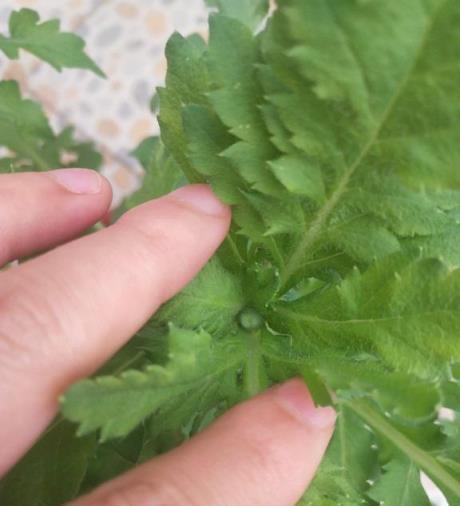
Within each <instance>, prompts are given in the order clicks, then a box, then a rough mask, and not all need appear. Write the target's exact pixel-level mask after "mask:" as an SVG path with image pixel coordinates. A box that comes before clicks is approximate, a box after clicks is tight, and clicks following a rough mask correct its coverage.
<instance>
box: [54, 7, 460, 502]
mask: <svg viewBox="0 0 460 506" xmlns="http://www.w3.org/2000/svg"><path fill="white" fill-rule="evenodd" d="M217 4H219V5H217ZM277 4H278V5H277V9H276V10H275V12H274V13H273V16H272V17H271V18H270V19H269V20H268V22H267V25H266V27H261V31H259V32H258V33H257V34H255V33H254V28H255V25H256V22H255V18H257V19H258V21H257V23H258V22H259V20H260V19H261V18H262V12H265V3H259V2H251V3H249V2H233V1H232V2H226V1H224V0H222V1H221V2H218V1H215V2H214V6H216V5H217V6H218V7H220V11H219V13H218V14H217V15H213V16H212V17H211V19H210V38H209V43H208V44H204V43H203V41H202V40H200V39H197V38H196V37H194V38H187V39H185V38H183V37H181V36H179V35H177V34H176V35H174V36H173V37H172V39H171V40H170V42H169V44H168V47H167V58H168V76H167V79H166V86H165V87H164V88H163V89H161V90H160V91H159V94H158V96H159V99H160V100H159V102H160V126H161V130H162V135H161V139H162V143H163V146H164V150H165V151H164V155H165V157H164V159H162V160H161V162H160V163H159V164H161V165H163V164H164V165H166V164H167V163H168V162H167V160H168V159H173V160H174V164H175V166H177V167H178V168H179V169H180V170H181V171H182V172H183V173H184V175H185V176H186V178H187V180H188V181H189V182H207V183H210V184H211V185H212V186H213V189H214V190H215V191H216V193H217V194H218V195H219V197H221V198H222V199H223V200H224V201H225V202H227V203H228V204H231V205H232V211H233V218H234V220H233V225H232V227H231V231H230V235H229V237H228V239H227V240H226V242H225V244H224V246H223V247H222V248H221V249H220V250H219V252H218V257H219V258H218V260H217V261H214V262H213V264H212V265H211V266H210V267H209V269H208V270H207V271H205V272H204V273H203V274H202V275H201V276H200V277H199V278H198V279H197V280H196V281H195V282H193V283H192V285H190V287H189V288H187V289H186V291H185V293H184V294H183V295H180V296H178V297H177V298H176V300H175V301H173V302H172V303H170V304H168V305H166V306H165V308H164V309H163V310H162V311H160V313H159V315H157V316H156V317H154V318H153V319H152V321H151V322H150V324H149V325H148V326H147V327H146V328H145V329H144V330H143V332H142V343H143V347H144V348H143V349H145V350H147V351H146V352H145V355H142V356H143V359H144V360H147V359H148V360H152V361H153V362H154V363H156V364H158V365H156V366H151V367H150V366H149V367H148V368H147V369H146V370H144V371H132V372H129V373H127V374H126V375H122V376H119V377H117V378H102V379H100V380H97V379H96V380H92V381H89V382H83V383H82V384H80V386H78V385H77V386H76V387H74V389H73V390H71V392H70V394H69V397H68V399H70V400H71V401H72V402H69V404H68V407H69V410H68V411H66V413H67V415H68V416H71V417H73V419H76V420H78V421H79V422H80V423H82V427H83V429H84V430H92V429H102V433H103V436H116V435H122V434H125V433H126V432H127V431H129V430H130V429H131V428H133V427H135V426H136V424H138V423H139V422H140V421H141V420H146V422H145V426H146V427H148V432H149V434H150V435H151V439H150V440H149V441H150V443H149V444H147V446H146V447H145V448H144V450H143V455H144V456H145V457H148V456H149V455H154V454H156V453H158V452H161V451H165V450H167V449H169V448H171V446H173V445H175V444H178V443H180V442H181V441H182V440H183V439H184V438H187V437H189V436H191V435H193V434H194V433H195V432H196V431H197V430H199V427H202V426H204V425H205V424H206V423H209V421H210V420H212V419H213V418H214V417H215V416H217V415H218V414H219V413H221V412H222V411H223V410H225V409H226V408H228V407H230V406H232V405H233V404H235V402H237V401H238V400H241V399H243V398H245V397H248V396H251V395H254V394H256V393H257V392H259V391H260V390H263V389H264V388H265V387H267V386H269V385H270V384H272V383H275V382H278V381H282V380H285V379H288V378H289V377H292V376H298V375H303V376H304V377H305V378H306V380H308V381H309V382H310V383H311V389H312V392H313V396H314V398H315V399H316V400H318V401H321V403H331V402H332V401H335V402H336V403H337V409H338V410H339V411H340V412H341V417H340V418H339V422H338V429H337V433H336V435H335V439H334V442H333V443H332V445H331V447H330V450H329V453H328V456H327V458H326V463H325V465H324V466H323V468H322V470H321V471H320V473H319V475H318V477H317V479H316V480H315V485H314V486H313V488H312V489H311V491H310V492H309V493H308V494H307V495H306V496H305V498H304V499H303V501H304V504H315V505H316V504H319V505H321V506H335V505H336V504H344V505H347V506H348V505H350V506H351V505H357V504H369V505H373V506H374V505H375V501H374V500H373V499H371V498H370V497H369V495H367V494H368V491H369V486H370V483H371V482H374V483H377V485H375V488H374V492H375V493H377V494H379V495H381V496H383V497H384V498H385V499H386V501H387V502H391V500H390V499H388V498H387V496H388V497H390V498H391V497H393V496H392V495H391V494H392V493H393V491H392V490H391V487H392V485H391V483H392V481H394V480H395V479H396V478H395V476H396V473H397V472H400V471H401V472H402V471H403V467H404V466H406V464H407V466H408V467H407V466H406V467H405V468H404V469H405V470H406V471H407V472H406V478H407V477H409V478H407V479H406V480H405V483H406V484H407V485H408V486H409V487H410V489H411V490H412V488H413V487H415V485H414V480H413V479H411V478H410V477H411V476H413V475H416V471H415V469H417V470H424V471H425V472H426V473H427V474H428V475H430V476H431V478H432V479H433V480H434V481H435V482H436V483H437V485H439V487H440V488H441V489H442V491H443V493H444V494H445V495H446V497H449V499H450V501H451V502H452V503H453V504H456V503H457V502H458V501H457V500H456V499H455V498H456V497H458V496H459V495H460V493H459V481H458V469H457V467H458V466H457V465H456V461H457V460H458V453H457V451H458V447H459V442H460V434H459V432H458V431H456V430H453V429H452V427H449V429H447V426H446V425H442V424H441V423H440V422H439V421H438V418H439V412H440V407H441V405H442V403H445V404H448V405H449V406H455V405H456V403H457V397H458V395H457V394H458V392H457V379H458V377H457V376H458V375H456V374H451V375H448V374H447V373H446V371H447V370H450V372H451V373H453V372H454V370H455V366H453V365H452V362H455V361H460V346H459V337H458V336H459V335H460V296H459V294H460V277H459V272H460V271H459V267H460V233H459V232H460V226H459V223H460V172H459V170H458V167H459V166H460V150H459V146H460V130H459V129H458V124H459V118H460V88H459V86H458V82H460V65H459V59H458V54H459V48H460V31H459V30H458V26H459V25H460V3H459V2H458V1H457V0H406V1H405V2H402V3H401V2H378V1H364V0H348V1H344V0H308V1H306V0H279V1H278V2H277ZM260 6H262V7H263V8H260ZM248 9H249V10H248ZM259 12H260V14H257V15H256V16H254V15H253V13H259ZM165 321H168V322H172V324H173V325H176V326H179V327H181V328H183V330H181V331H180V332H181V333H182V332H183V333H184V336H185V335H187V336H188V337H183V338H182V341H183V343H184V342H185V341H187V342H188V343H189V345H188V347H187V348H186V352H185V351H183V352H181V353H179V354H176V356H175V354H174V353H173V355H172V357H171V358H170V359H169V360H168V357H165V353H164V350H165V342H164V334H163V332H162V331H161V330H159V328H160V327H161V325H164V323H165ZM173 328H174V327H173ZM203 336H205V337H203ZM138 339H139V338H137V339H136V340H135V341H137V342H139V341H138ZM173 342H174V340H173ZM132 346H133V348H134V342H133V345H132ZM226 347H230V348H231V351H230V352H228V349H227V348H226ZM181 349H182V350H184V347H182V348H181ZM225 349H227V352H226V353H225V352H224V351H223V350H225ZM158 350H161V351H158ZM173 350H174V344H173V346H172V351H173ZM125 353H126V350H125ZM177 356H178V357H182V359H178V358H177ZM186 357H188V360H186ZM192 357H193V358H192ZM229 357H230V358H231V359H232V360H233V358H235V361H234V362H232V360H230V358H229ZM115 362H116V361H115ZM134 363H138V362H137V361H134ZM201 374H202V375H204V376H201ZM164 375H166V376H167V377H168V378H169V379H168V380H166V379H165V377H164ZM204 377H206V378H207V380H206V387H205V386H204V384H205V380H204ZM178 378H180V385H179V379H178ZM139 384H140V385H142V388H140V390H139V389H138V385H139ZM159 385H160V386H162V385H166V386H165V388H164V389H163V388H159ZM144 387H145V388H144ZM179 387H180V388H179ZM176 388H177V390H176ZM139 391H140V392H141V394H139V393H138V392H139ZM163 392H165V394H164V396H163ZM166 392H167V395H168V399H170V401H167V400H166ZM134 393H135V394H136V395H134ZM126 407H127V408H126ZM64 409H65V403H64ZM448 430H449V431H450V432H449V434H448V433H447V431H448ZM374 445H376V446H374ZM447 446H449V447H450V448H452V449H453V450H451V451H448V450H447ZM306 451H307V449H306ZM381 466H384V471H382V470H381V469H380V467H381ZM404 472H405V471H404ZM398 485H401V486H403V484H402V482H401V484H399V483H398ZM414 490H415V488H414ZM414 494H415V496H414V497H415V499H417V498H418V496H417V494H418V492H414ZM401 497H404V496H403V495H402V494H400V495H399V496H398V497H397V498H396V499H400V498H401ZM408 497H409V496H408ZM422 497H423V496H422ZM411 499H412V498H411V497H409V498H408V500H411ZM415 499H414V500H415ZM379 500H380V499H379ZM305 501H307V502H306V503H305ZM308 501H309V502H308ZM421 501H423V499H421ZM422 504H423V503H422Z"/></svg>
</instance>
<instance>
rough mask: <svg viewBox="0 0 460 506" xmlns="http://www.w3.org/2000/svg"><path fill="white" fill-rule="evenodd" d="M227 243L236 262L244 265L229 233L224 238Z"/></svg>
mask: <svg viewBox="0 0 460 506" xmlns="http://www.w3.org/2000/svg"><path fill="white" fill-rule="evenodd" d="M225 240H226V241H227V243H228V245H229V246H230V250H231V251H232V253H233V254H234V256H235V258H236V260H237V262H238V263H239V264H240V265H244V259H243V257H242V256H241V254H240V252H239V250H238V248H237V246H236V244H235V241H234V240H233V239H232V237H231V236H230V235H228V236H227V238H226V239H225Z"/></svg>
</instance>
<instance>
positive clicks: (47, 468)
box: [0, 420, 96, 506]
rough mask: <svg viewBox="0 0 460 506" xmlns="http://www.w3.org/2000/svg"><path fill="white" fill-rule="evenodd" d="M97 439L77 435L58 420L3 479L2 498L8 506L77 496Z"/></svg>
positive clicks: (51, 505)
mask: <svg viewBox="0 0 460 506" xmlns="http://www.w3.org/2000/svg"><path fill="white" fill-rule="evenodd" d="M95 443H96V440H95V438H94V437H92V436H87V437H85V438H78V439H77V438H75V428H74V426H73V425H72V424H70V423H68V422H65V421H62V420H61V421H58V422H55V424H54V425H53V426H52V427H51V428H50V429H48V431H47V432H46V433H45V435H44V436H43V437H42V438H41V439H40V440H39V442H38V443H36V444H35V446H34V447H33V448H32V450H30V451H29V453H28V454H27V455H26V456H25V457H24V458H23V459H22V460H21V461H20V462H19V463H18V464H16V466H15V467H14V468H13V469H12V470H11V471H10V473H9V474H8V475H7V476H6V477H5V478H4V479H3V480H2V481H1V482H0V502H1V503H2V504H5V505H8V506H61V505H62V504H63V503H64V502H67V501H70V500H72V499H74V498H75V497H76V496H77V494H78V492H79V490H80V485H81V483H82V481H83V478H84V476H85V473H86V471H87V467H88V462H89V460H90V458H91V456H92V454H93V451H94V447H95Z"/></svg>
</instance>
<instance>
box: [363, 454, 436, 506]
mask: <svg viewBox="0 0 460 506" xmlns="http://www.w3.org/2000/svg"><path fill="white" fill-rule="evenodd" d="M369 496H370V497H371V498H372V499H374V500H375V501H377V502H378V503H379V504H382V503H383V504H391V505H393V506H430V504H431V503H430V501H429V500H428V497H427V495H426V493H425V491H424V490H423V488H422V485H421V483H420V473H419V471H418V469H417V468H416V467H415V466H414V464H413V463H412V462H411V461H410V460H409V459H407V458H404V457H401V458H399V459H398V458H395V459H394V460H392V461H391V462H390V463H389V464H388V465H387V466H385V474H384V475H383V477H382V478H381V479H380V481H379V482H378V483H377V485H376V486H375V487H373V489H372V491H371V492H370V493H369Z"/></svg>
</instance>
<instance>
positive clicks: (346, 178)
mask: <svg viewBox="0 0 460 506" xmlns="http://www.w3.org/2000/svg"><path fill="white" fill-rule="evenodd" d="M447 1H448V0H443V1H442V2H440V4H439V5H438V7H437V8H436V10H435V11H434V12H433V15H432V17H431V20H430V21H429V22H428V24H427V26H426V28H425V31H424V33H423V35H422V37H421V39H420V44H419V46H418V48H417V50H416V52H415V57H414V59H413V62H412V64H411V65H409V68H408V71H407V73H406V75H405V76H404V78H403V79H402V80H401V82H400V84H399V86H398V87H397V89H396V91H395V93H394V94H393V96H392V97H391V99H390V100H389V102H388V106H387V108H386V109H385V111H384V113H383V115H382V118H381V120H380V122H379V124H378V125H377V126H376V128H375V129H374V131H373V133H372V135H371V136H370V137H369V140H368V141H367V143H366V144H365V145H364V147H363V149H362V151H361V152H360V153H359V155H358V156H357V158H356V160H355V161H354V162H353V163H352V164H351V165H350V167H349V168H348V169H347V170H346V171H345V172H344V174H343V175H342V177H341V178H340V179H339V181H338V184H337V188H336V189H335V190H334V192H333V193H332V195H331V196H330V198H329V199H328V200H327V201H326V203H325V204H324V206H323V207H322V208H321V209H320V210H319V211H318V213H317V215H316V218H315V219H314V220H313V222H312V224H311V225H310V228H309V229H308V231H307V233H306V234H305V235H304V237H303V239H302V240H301V242H300V243H299V245H298V246H297V247H296V249H295V250H294V252H293V253H292V255H291V256H290V258H289V260H288V261H287V262H286V268H285V269H284V271H283V272H282V274H281V279H280V290H279V291H280V292H281V291H282V290H283V289H284V288H285V287H286V284H287V283H288V282H289V280H290V278H291V276H292V275H293V274H294V273H295V272H296V271H297V270H298V268H299V265H300V264H301V263H304V262H305V261H306V260H307V259H305V258H304V255H305V252H306V251H308V250H309V249H310V248H311V247H312V246H313V244H314V243H315V242H316V241H317V239H318V237H319V236H320V234H321V231H322V229H323V227H324V225H325V224H326V222H327V220H328V218H329V217H330V215H331V213H332V211H333V210H334V209H335V207H336V206H337V204H338V202H339V201H340V199H341V198H342V196H343V195H344V194H345V192H346V191H347V187H348V184H349V182H350V179H351V178H352V177H353V174H354V173H355V172H356V169H357V168H358V167H359V166H360V165H361V163H362V162H363V161H364V159H365V158H366V157H367V155H368V154H369V152H370V151H371V149H372V148H373V146H374V145H375V144H376V142H377V140H378V138H379V136H380V134H381V132H382V130H383V127H384V126H385V123H386V122H387V120H388V118H389V117H390V116H391V114H392V113H393V110H394V108H395V106H396V104H397V102H398V100H399V99H400V97H401V95H402V93H403V91H404V89H405V88H406V86H407V84H408V83H409V81H410V79H411V76H412V74H413V73H414V70H415V68H416V66H417V63H418V60H419V58H420V55H421V53H422V50H423V48H424V46H425V44H426V41H427V39H428V36H429V34H430V31H431V29H432V28H433V25H434V22H435V20H436V18H437V16H438V14H439V12H440V11H441V9H442V7H444V6H445V5H446V3H447Z"/></svg>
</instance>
